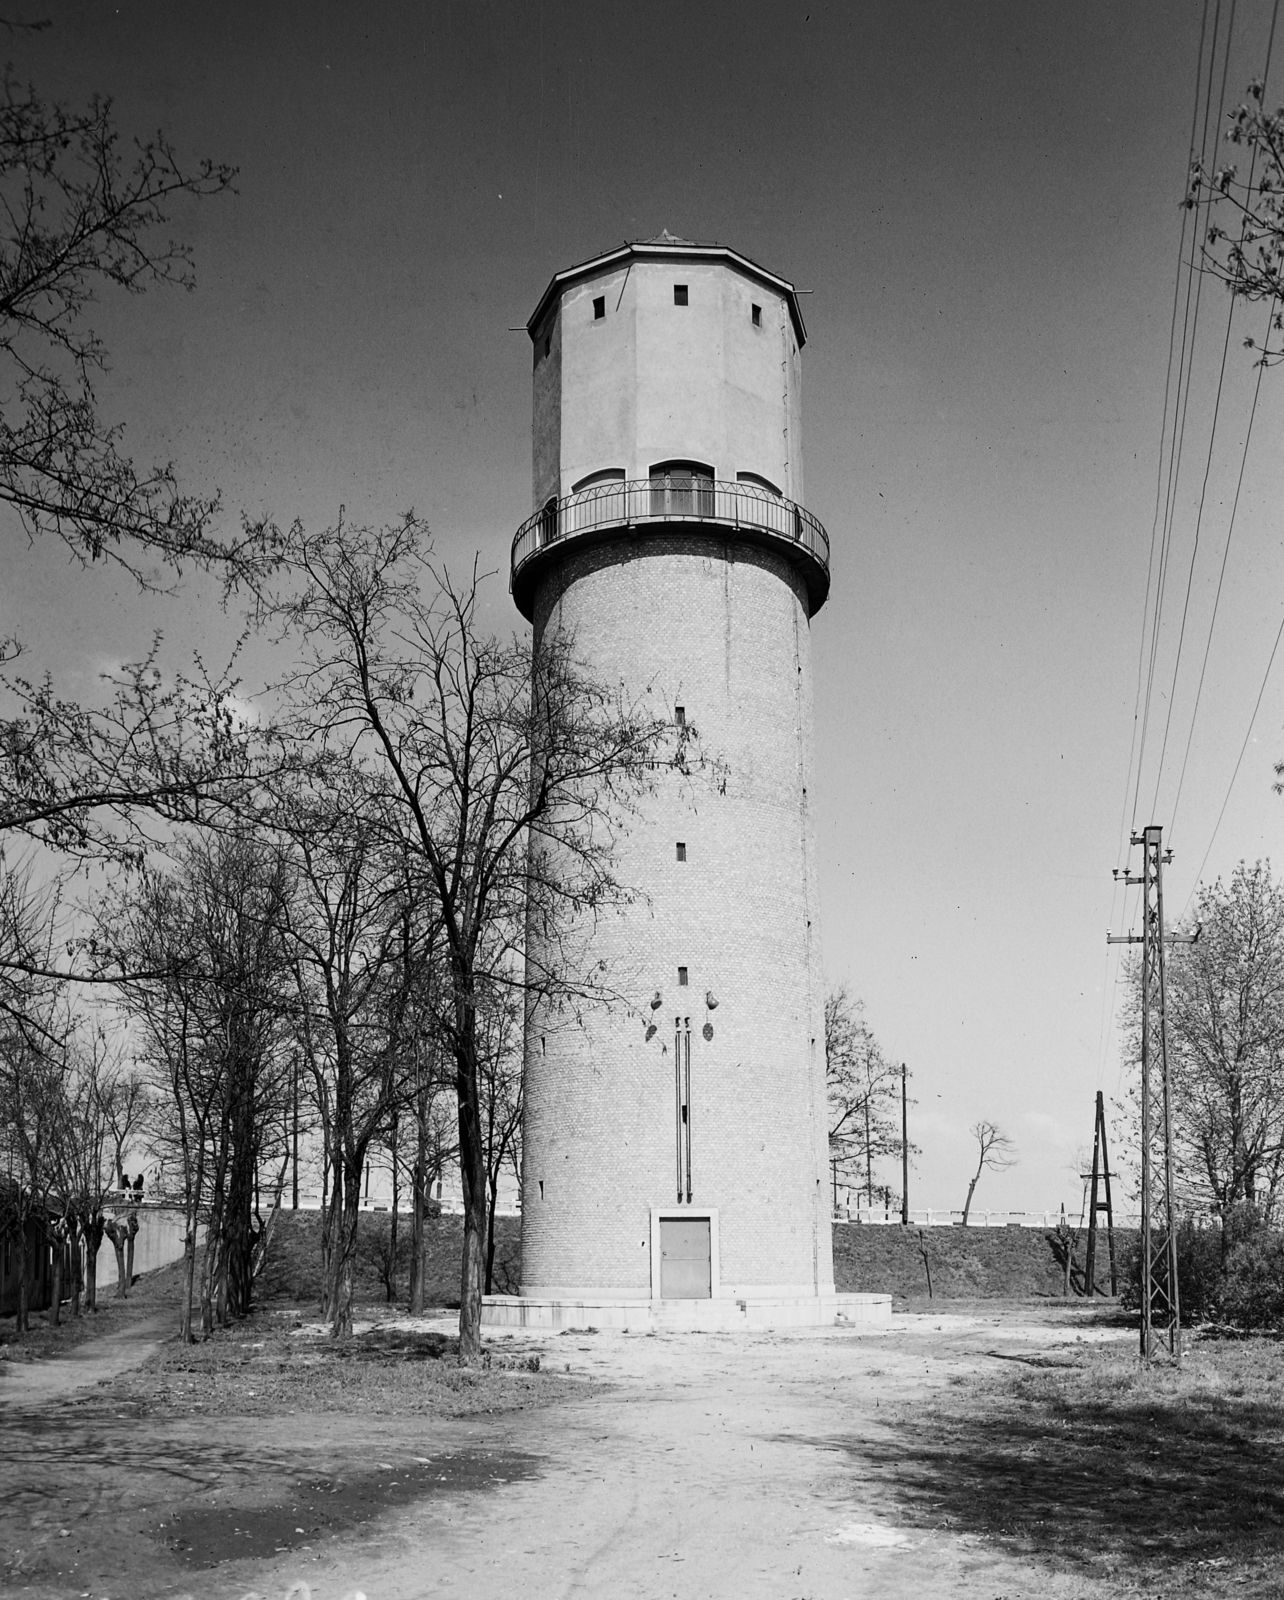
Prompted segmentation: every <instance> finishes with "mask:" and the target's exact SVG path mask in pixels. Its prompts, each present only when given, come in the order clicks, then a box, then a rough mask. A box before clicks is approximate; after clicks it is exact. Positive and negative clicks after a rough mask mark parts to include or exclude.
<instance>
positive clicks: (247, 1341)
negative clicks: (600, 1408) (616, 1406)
mask: <svg viewBox="0 0 1284 1600" xmlns="http://www.w3.org/2000/svg"><path fill="white" fill-rule="evenodd" d="M458 1354H459V1340H458V1338H457V1337H454V1336H451V1335H447V1334H444V1333H440V1332H437V1331H435V1330H432V1329H426V1328H411V1329H407V1328H406V1327H404V1326H400V1327H399V1326H389V1325H388V1323H387V1321H386V1320H385V1321H377V1322H376V1323H375V1324H374V1325H373V1326H372V1327H370V1328H368V1329H364V1330H363V1331H361V1332H359V1333H357V1334H354V1336H353V1337H352V1338H351V1339H348V1340H342V1341H336V1340H334V1339H331V1338H330V1337H329V1336H328V1335H327V1334H325V1333H323V1332H319V1331H316V1330H315V1329H311V1328H304V1327H300V1326H299V1325H298V1321H297V1318H296V1316H295V1315H294V1314H293V1313H285V1314H282V1313H276V1314H265V1315H258V1316H255V1317H251V1318H250V1319H248V1320H247V1321H245V1322H243V1323H239V1324H236V1325H235V1326H233V1327H230V1328H225V1329H220V1330H218V1331H217V1332H216V1333H215V1334H214V1335H213V1336H212V1337H211V1338H209V1339H207V1340H205V1341H204V1342H203V1343H201V1344H194V1345H187V1346H184V1345H181V1344H179V1343H177V1342H176V1341H175V1342H171V1343H169V1344H166V1345H165V1346H163V1347H162V1348H161V1350H160V1351H158V1352H157V1353H156V1354H155V1355H154V1356H153V1357H152V1358H151V1359H150V1361H149V1362H148V1363H147V1364H146V1365H145V1366H143V1367H142V1368H140V1369H138V1370H136V1371H134V1372H130V1373H126V1374H123V1375H122V1376H120V1377H119V1378H116V1379H114V1380H113V1381H112V1382H111V1383H110V1384H106V1385H103V1386H101V1387H100V1388H99V1389H97V1390H95V1391H93V1392H92V1394H91V1395H89V1396H87V1397H85V1398H84V1399H83V1400H81V1401H80V1402H79V1403H80V1405H81V1406H82V1407H92V1408H97V1407H106V1408H107V1409H110V1410H113V1411H116V1412H120V1411H125V1412H127V1413H128V1414H129V1415H132V1416H136V1417H140V1418H141V1417H147V1418H164V1417H181V1416H209V1417H218V1418H220V1419H223V1418H226V1417H228V1416H243V1417H271V1416H290V1415H296V1414H303V1413H309V1414H312V1415H317V1414H321V1413H328V1414H336V1413H337V1414H344V1413H359V1414H361V1415H399V1416H400V1415H408V1414H416V1415H417V1414H422V1413H427V1412H433V1413H437V1414H439V1415H442V1416H447V1417H464V1416H475V1415H479V1414H485V1413H492V1412H500V1411H521V1410H528V1409H531V1408H533V1407H537V1406H544V1405H548V1404H551V1403H552V1402H553V1401H555V1400H558V1399H561V1398H564V1397H566V1395H567V1393H568V1389H567V1385H568V1382H569V1381H571V1380H568V1379H567V1378H566V1377H565V1376H560V1375H558V1376H555V1375H553V1374H550V1373H546V1372H541V1371H540V1370H539V1360H538V1357H524V1356H523V1357H519V1356H513V1355H508V1354H495V1355H494V1356H493V1357H492V1358H491V1360H490V1361H489V1362H488V1364H487V1365H486V1366H484V1367H483V1368H481V1369H473V1368H461V1367H460V1366H459V1365H458ZM581 1389H582V1385H580V1384H579V1383H578V1382H577V1383H576V1393H579V1392H581ZM72 1404H76V1401H75V1400H73V1401H72Z"/></svg>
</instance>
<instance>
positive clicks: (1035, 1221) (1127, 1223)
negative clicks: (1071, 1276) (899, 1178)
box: [833, 1205, 1141, 1233]
mask: <svg viewBox="0 0 1284 1600" xmlns="http://www.w3.org/2000/svg"><path fill="white" fill-rule="evenodd" d="M1061 1218H1062V1213H1061V1212H1060V1211H973V1212H972V1213H971V1215H970V1216H969V1217H968V1221H967V1225H968V1227H969V1228H1055V1227H1056V1225H1057V1223H1058V1222H1060V1221H1061ZM909 1219H910V1225H911V1227H915V1228H949V1227H955V1228H957V1227H961V1226H962V1223H963V1213H962V1212H961V1211H943V1210H942V1211H937V1210H931V1211H922V1210H911V1212H910V1214H909ZM833 1220H834V1221H835V1222H851V1223H859V1224H861V1225H862V1226H865V1227H899V1226H900V1223H901V1213H900V1210H899V1208H896V1209H885V1208H883V1207H882V1206H879V1207H876V1208H875V1209H873V1210H869V1209H868V1208H867V1207H865V1206H863V1205H861V1206H843V1205H839V1206H835V1207H834V1213H833ZM1065 1220H1066V1221H1067V1222H1068V1223H1069V1224H1070V1226H1071V1227H1072V1228H1086V1227H1087V1225H1088V1224H1087V1219H1086V1217H1085V1215H1084V1214H1083V1212H1066V1213H1065ZM1140 1223H1141V1216H1140V1213H1139V1212H1135V1211H1117V1212H1116V1213H1115V1227H1116V1228H1136V1227H1139V1226H1140ZM1102 1232H1103V1233H1104V1232H1105V1227H1104V1224H1103V1225H1102Z"/></svg>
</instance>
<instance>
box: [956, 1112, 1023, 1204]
mask: <svg viewBox="0 0 1284 1600" xmlns="http://www.w3.org/2000/svg"><path fill="white" fill-rule="evenodd" d="M969 1132H970V1133H971V1135H972V1137H973V1138H974V1139H975V1140H976V1144H977V1162H976V1171H975V1172H974V1173H973V1174H972V1177H971V1180H970V1181H969V1183H968V1186H967V1199H966V1200H965V1201H964V1202H963V1226H964V1227H965V1228H966V1227H967V1219H968V1214H969V1212H970V1211H971V1210H972V1196H973V1195H974V1194H975V1193H976V1186H977V1184H978V1183H980V1181H981V1174H982V1173H983V1172H984V1171H985V1169H986V1168H987V1167H989V1168H990V1170H991V1171H992V1172H1003V1171H1005V1170H1006V1169H1007V1168H1008V1167H1014V1166H1016V1163H1017V1155H1016V1146H1015V1145H1014V1144H1013V1143H1012V1141H1011V1139H1009V1138H1008V1136H1007V1134H1006V1133H1003V1132H1001V1131H1000V1129H999V1127H998V1125H997V1124H996V1123H993V1122H985V1121H981V1122H974V1123H973V1124H972V1126H971V1128H970V1129H969Z"/></svg>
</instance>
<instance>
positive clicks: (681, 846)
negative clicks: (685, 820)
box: [678, 840, 687, 861]
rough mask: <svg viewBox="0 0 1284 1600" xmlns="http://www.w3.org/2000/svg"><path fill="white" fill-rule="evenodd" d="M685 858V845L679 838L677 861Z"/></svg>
mask: <svg viewBox="0 0 1284 1600" xmlns="http://www.w3.org/2000/svg"><path fill="white" fill-rule="evenodd" d="M686 859H687V847H686V845H684V844H683V843H682V841H681V840H679V841H678V860H679V861H685V860H686Z"/></svg>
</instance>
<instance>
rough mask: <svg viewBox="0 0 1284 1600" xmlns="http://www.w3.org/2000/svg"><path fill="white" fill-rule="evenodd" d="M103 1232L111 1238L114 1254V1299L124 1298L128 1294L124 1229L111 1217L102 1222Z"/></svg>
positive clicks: (125, 1235)
mask: <svg viewBox="0 0 1284 1600" xmlns="http://www.w3.org/2000/svg"><path fill="white" fill-rule="evenodd" d="M103 1232H104V1233H105V1234H106V1235H107V1237H108V1238H109V1239H110V1240H111V1247H112V1249H113V1251H115V1254H116V1299H117V1300H124V1299H126V1298H127V1297H128V1295H129V1281H128V1279H127V1277H126V1275H125V1241H126V1238H127V1234H126V1231H125V1229H124V1228H123V1227H122V1226H121V1224H120V1223H119V1222H118V1221H117V1219H116V1218H115V1217H112V1218H111V1219H110V1221H108V1222H105V1223H104V1224H103Z"/></svg>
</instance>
